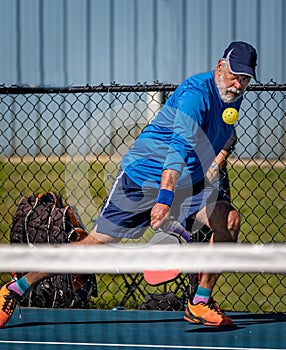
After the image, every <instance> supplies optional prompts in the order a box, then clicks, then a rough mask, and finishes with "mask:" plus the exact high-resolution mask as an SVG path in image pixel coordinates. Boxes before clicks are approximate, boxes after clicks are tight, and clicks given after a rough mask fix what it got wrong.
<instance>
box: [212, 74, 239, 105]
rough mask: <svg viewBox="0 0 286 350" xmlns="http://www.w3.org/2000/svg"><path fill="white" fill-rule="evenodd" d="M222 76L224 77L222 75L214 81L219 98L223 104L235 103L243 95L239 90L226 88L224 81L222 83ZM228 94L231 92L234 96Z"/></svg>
mask: <svg viewBox="0 0 286 350" xmlns="http://www.w3.org/2000/svg"><path fill="white" fill-rule="evenodd" d="M223 75H224V73H223V74H222V76H220V77H217V79H216V86H217V88H218V91H219V95H220V98H221V99H222V100H223V102H225V103H232V102H235V101H237V100H238V99H239V98H240V96H241V95H243V91H242V90H241V89H235V88H227V87H226V86H225V83H224V81H223ZM228 92H232V93H234V94H235V95H234V96H232V95H228V94H227V93H228Z"/></svg>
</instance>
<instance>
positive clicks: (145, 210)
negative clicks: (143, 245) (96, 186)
mask: <svg viewBox="0 0 286 350" xmlns="http://www.w3.org/2000/svg"><path fill="white" fill-rule="evenodd" d="M191 190H192V191H193V192H192V193H191V192H189V193H188V190H186V189H183V190H180V189H178V190H176V192H175V196H174V201H173V205H172V209H171V216H172V217H174V218H175V219H178V220H179V221H180V222H181V223H182V224H184V222H185V221H186V218H187V217H189V216H190V215H193V214H195V213H196V212H198V211H199V210H200V209H202V208H204V207H205V206H206V205H207V204H209V203H212V202H215V201H217V200H218V191H217V190H216V189H215V188H213V187H204V185H203V182H202V183H200V184H195V185H194V186H193V187H192V188H191ZM158 191H159V188H144V187H143V188H142V187H140V186H138V185H137V184H136V183H134V182H133V181H132V180H131V179H130V178H129V177H128V176H127V175H126V174H125V173H124V171H123V170H120V171H119V173H118V175H117V177H116V179H115V182H114V184H113V187H112V188H111V191H110V194H109V196H108V198H107V199H106V201H105V203H104V204H103V207H102V209H101V212H100V214H99V217H98V218H97V220H96V222H95V225H97V232H100V233H103V234H106V235H108V236H112V237H117V238H131V239H132V238H133V239H135V238H139V237H141V236H142V235H143V233H144V232H145V231H146V229H147V228H148V227H149V226H150V214H151V210H152V208H153V206H154V204H155V202H156V199H157V194H158Z"/></svg>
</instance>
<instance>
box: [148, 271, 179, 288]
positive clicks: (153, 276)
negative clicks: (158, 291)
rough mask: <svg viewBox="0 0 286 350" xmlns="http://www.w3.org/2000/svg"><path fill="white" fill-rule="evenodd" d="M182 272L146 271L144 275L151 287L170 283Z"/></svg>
mask: <svg viewBox="0 0 286 350" xmlns="http://www.w3.org/2000/svg"><path fill="white" fill-rule="evenodd" d="M179 274H180V270H164V271H155V270H145V271H144V273H143V276H144V279H145V281H146V282H147V283H148V284H150V285H151V286H156V285H158V284H161V283H165V282H170V281H172V280H174V279H175V278H177V277H178V275H179Z"/></svg>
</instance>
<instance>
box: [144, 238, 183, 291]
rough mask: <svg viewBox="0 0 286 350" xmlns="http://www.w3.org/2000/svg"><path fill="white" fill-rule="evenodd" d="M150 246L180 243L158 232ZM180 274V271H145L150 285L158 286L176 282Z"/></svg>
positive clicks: (145, 276)
mask: <svg viewBox="0 0 286 350" xmlns="http://www.w3.org/2000/svg"><path fill="white" fill-rule="evenodd" d="M148 244H179V241H178V239H177V238H176V237H173V236H170V235H169V234H167V233H165V232H156V233H155V235H154V236H153V237H152V238H151V239H150V241H149V242H148ZM179 274H180V270H178V269H175V270H164V271H156V270H145V271H144V273H143V276H144V279H145V281H146V282H147V283H148V284H150V285H152V286H156V285H159V284H162V283H165V282H169V281H172V280H174V279H175V278H177V277H178V275H179Z"/></svg>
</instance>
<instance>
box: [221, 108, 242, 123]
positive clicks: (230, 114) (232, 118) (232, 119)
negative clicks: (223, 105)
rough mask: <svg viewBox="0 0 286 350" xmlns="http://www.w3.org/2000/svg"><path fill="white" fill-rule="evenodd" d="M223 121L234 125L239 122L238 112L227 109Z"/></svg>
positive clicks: (223, 114) (233, 109)
mask: <svg viewBox="0 0 286 350" xmlns="http://www.w3.org/2000/svg"><path fill="white" fill-rule="evenodd" d="M222 120H223V121H224V122H225V123H226V124H234V123H236V122H237V121H238V111H237V110H236V109H235V108H227V109H225V110H224V111H223V113H222Z"/></svg>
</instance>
